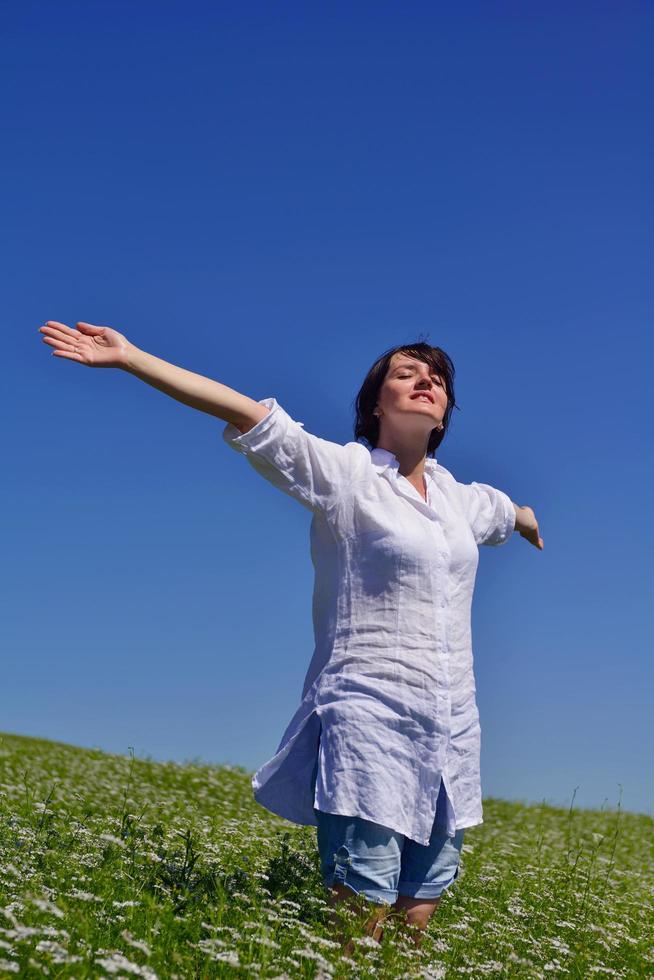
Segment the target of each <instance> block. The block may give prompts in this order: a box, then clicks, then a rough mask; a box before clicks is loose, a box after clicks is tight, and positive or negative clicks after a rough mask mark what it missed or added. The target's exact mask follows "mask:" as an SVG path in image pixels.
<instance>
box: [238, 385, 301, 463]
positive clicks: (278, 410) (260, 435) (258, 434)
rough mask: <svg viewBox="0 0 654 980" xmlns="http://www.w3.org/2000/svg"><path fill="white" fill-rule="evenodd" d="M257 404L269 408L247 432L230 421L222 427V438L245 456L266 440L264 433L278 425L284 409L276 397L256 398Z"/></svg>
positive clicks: (299, 423)
mask: <svg viewBox="0 0 654 980" xmlns="http://www.w3.org/2000/svg"><path fill="white" fill-rule="evenodd" d="M258 404H259V405H265V406H266V408H267V409H269V411H268V414H267V415H264V417H263V418H262V419H259V421H258V422H256V423H255V424H254V425H253V426H252V428H251V429H248V431H247V432H241V430H240V429H239V428H238V427H237V426H236V425H233V423H232V422H228V423H227V425H226V426H225V428H224V429H223V439H224V440H225V442H226V443H227V444H228V445H229V446H231V447H232V449H235V450H236V451H237V452H239V453H243V454H244V455H246V456H247V454H248V453H249V452H254V453H256V451H257V450H258V449H260V448H261V446H262V444H264V443H266V442H267V440H266V438H265V436H266V433H267V432H268V430H269V429H270V427H271V426H275V425H279V423H280V421H281V415H282V414H283V413H284V409H283V408H282V406H281V405H280V404H279V402H278V401H277V399H276V398H272V397H271V398H260V399H258ZM294 421H295V420H294ZM297 424H298V425H301V426H304V422H297Z"/></svg>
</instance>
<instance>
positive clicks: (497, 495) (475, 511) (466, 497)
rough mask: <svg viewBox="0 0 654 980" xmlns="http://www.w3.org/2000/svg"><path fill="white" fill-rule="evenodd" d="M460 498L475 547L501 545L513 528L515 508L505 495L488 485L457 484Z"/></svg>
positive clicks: (509, 535)
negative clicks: (476, 545) (478, 545)
mask: <svg viewBox="0 0 654 980" xmlns="http://www.w3.org/2000/svg"><path fill="white" fill-rule="evenodd" d="M457 487H458V489H459V496H460V498H461V500H462V503H463V508H464V512H465V515H466V518H467V520H468V523H469V524H470V528H471V530H472V533H473V535H474V537H475V541H476V542H477V544H490V545H500V544H504V543H505V542H506V541H508V539H509V538H510V537H511V534H512V533H513V530H514V528H515V519H516V512H515V507H514V506H513V503H512V501H511V498H510V497H509V496H508V494H506V493H504V492H503V491H502V490H496V489H495V487H490V486H488V484H487V483H459V482H458V481H457Z"/></svg>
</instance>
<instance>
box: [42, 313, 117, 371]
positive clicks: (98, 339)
mask: <svg viewBox="0 0 654 980" xmlns="http://www.w3.org/2000/svg"><path fill="white" fill-rule="evenodd" d="M75 326H76V328H77V329H73V328H72V327H67V326H66V324H65V323H59V322H58V321H57V320H46V322H45V324H44V325H43V326H42V327H39V331H40V333H41V334H42V335H43V341H44V342H45V343H46V344H49V345H50V346H51V347H54V350H53V352H52V353H53V355H54V356H55V357H65V358H67V360H69V361H78V362H79V363H80V364H86V365H87V367H119V368H122V367H125V365H126V363H127V351H128V349H129V347H130V343H129V341H128V339H127V337H125V336H123V334H122V333H118V331H117V330H112V328H111V327H96V326H94V325H93V324H92V323H84V322H81V321H80V322H79V323H77V324H76V325H75Z"/></svg>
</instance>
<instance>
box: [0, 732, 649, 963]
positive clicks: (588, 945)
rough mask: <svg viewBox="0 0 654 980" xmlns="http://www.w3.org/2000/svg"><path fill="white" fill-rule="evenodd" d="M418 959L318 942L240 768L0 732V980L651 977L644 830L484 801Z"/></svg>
mask: <svg viewBox="0 0 654 980" xmlns="http://www.w3.org/2000/svg"><path fill="white" fill-rule="evenodd" d="M484 821H485V822H484V824H482V825H481V826H479V827H474V828H472V829H470V830H468V831H467V833H466V839H465V843H464V847H463V853H462V861H461V870H460V875H459V879H458V881H457V882H455V884H454V886H453V887H452V888H451V889H449V890H448V891H446V892H445V894H444V897H443V900H442V901H441V904H440V907H439V908H438V909H437V911H436V914H435V915H434V917H433V919H432V921H431V923H430V925H429V930H428V935H427V937H426V938H425V941H424V944H423V946H422V948H420V949H416V948H415V946H414V944H413V942H412V941H411V938H410V936H407V934H406V932H402V931H401V930H400V929H399V928H397V929H396V927H395V926H394V924H393V921H392V920H391V922H390V923H389V925H388V926H387V927H386V929H385V932H384V936H383V940H382V943H381V945H380V946H379V945H378V944H377V943H375V942H374V940H371V939H370V938H369V937H367V936H365V934H364V930H363V920H362V919H359V918H357V917H356V915H355V913H354V912H353V913H352V916H351V918H350V926H351V935H352V936H354V937H356V939H357V942H356V944H355V946H356V949H355V953H354V954H353V955H352V957H343V956H342V955H341V946H340V944H339V943H337V942H335V941H334V940H333V939H332V938H331V936H332V932H331V929H330V926H329V922H328V906H327V902H326V890H325V888H324V885H323V883H322V880H321V878H320V874H319V865H318V852H317V847H316V842H315V828H313V827H298V826H295V825H294V824H290V823H288V822H287V821H284V820H281V819H279V818H277V817H275V816H273V815H272V814H269V813H268V812H267V811H266V810H264V809H262V808H261V807H260V806H259V805H258V804H257V803H255V801H254V799H253V797H252V791H251V787H250V774H249V773H248V772H246V771H245V770H244V769H241V768H232V767H218V766H209V765H206V764H199V765H196V764H193V763H187V764H184V765H179V764H176V763H160V762H153V761H152V760H149V759H137V758H135V757H134V756H133V753H131V752H130V754H129V755H125V756H123V755H109V754H106V753H103V752H100V751H96V750H88V749H80V748H77V747H75V746H71V745H65V744H61V743H57V742H48V741H42V740H38V739H32V738H24V737H21V736H17V735H9V734H7V735H0V977H14V976H20V977H43V976H49V977H57V978H60V977H62V978H63V977H71V978H72V977H74V978H77V980H82V978H86V977H103V976H106V977H126V978H127V977H129V978H131V977H133V976H140V977H144V978H147V980H155V978H161V980H163V978H171V980H175V978H177V980H187V978H189V977H197V978H209V977H222V976H229V977H250V976H253V977H271V978H272V977H278V978H282V977H309V978H316V977H321V978H326V977H334V978H340V977H368V976H370V977H373V976H374V977H389V978H392V977H425V978H428V977H446V978H449V977H459V976H470V977H482V976H483V977H485V976H493V977H547V978H549V977H558V976H564V977H578V978H584V980H588V978H594V977H603V976H611V977H629V978H631V977H634V978H636V977H637V978H647V977H650V978H652V977H654V820H653V819H652V818H651V817H648V816H643V815H638V814H632V813H627V812H624V811H621V810H620V808H619V807H618V808H617V809H615V810H612V811H609V812H606V811H596V810H575V809H574V806H573V807H571V808H570V809H569V810H563V809H557V808H554V807H550V806H546V805H540V806H523V805H521V804H519V803H509V802H505V801H502V800H498V799H486V800H484Z"/></svg>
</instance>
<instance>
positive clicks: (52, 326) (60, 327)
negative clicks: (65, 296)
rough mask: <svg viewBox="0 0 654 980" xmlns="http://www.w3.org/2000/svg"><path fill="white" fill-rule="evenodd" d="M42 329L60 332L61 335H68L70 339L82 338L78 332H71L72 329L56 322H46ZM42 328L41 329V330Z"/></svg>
mask: <svg viewBox="0 0 654 980" xmlns="http://www.w3.org/2000/svg"><path fill="white" fill-rule="evenodd" d="M43 327H49V328H50V329H52V330H60V331H61V332H62V333H65V334H69V335H70V336H72V337H81V336H82V335H81V334H80V332H79V330H73V328H72V327H69V326H67V325H66V324H65V323H59V321H58V320H46V321H45V323H44V324H43ZM43 327H41V330H42V329H43Z"/></svg>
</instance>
